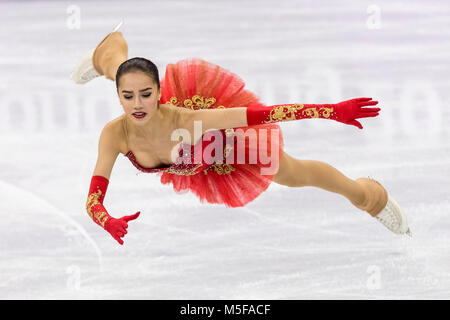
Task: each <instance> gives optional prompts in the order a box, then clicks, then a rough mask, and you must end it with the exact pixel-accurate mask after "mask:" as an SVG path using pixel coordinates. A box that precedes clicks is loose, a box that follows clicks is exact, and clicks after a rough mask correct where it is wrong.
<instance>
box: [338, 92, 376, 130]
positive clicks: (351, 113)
mask: <svg viewBox="0 0 450 320" xmlns="http://www.w3.org/2000/svg"><path fill="white" fill-rule="evenodd" d="M371 100H372V98H356V99H351V100H347V101H342V102H339V103H337V104H335V105H334V115H333V119H334V120H336V121H339V122H342V123H345V124H350V125H354V126H357V127H358V128H359V129H362V128H363V126H362V125H361V123H359V121H357V120H356V119H358V118H368V117H376V116H377V115H378V111H380V108H363V107H366V106H374V105H376V104H378V101H371Z"/></svg>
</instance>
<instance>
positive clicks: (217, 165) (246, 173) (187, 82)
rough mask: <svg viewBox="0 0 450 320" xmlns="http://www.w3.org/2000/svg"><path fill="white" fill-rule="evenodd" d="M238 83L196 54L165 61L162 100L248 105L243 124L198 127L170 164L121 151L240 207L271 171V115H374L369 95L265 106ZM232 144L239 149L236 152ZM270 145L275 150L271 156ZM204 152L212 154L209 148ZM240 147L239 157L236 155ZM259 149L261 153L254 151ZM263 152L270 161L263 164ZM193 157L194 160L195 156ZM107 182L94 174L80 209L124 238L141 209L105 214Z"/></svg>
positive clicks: (206, 197) (199, 105)
mask: <svg viewBox="0 0 450 320" xmlns="http://www.w3.org/2000/svg"><path fill="white" fill-rule="evenodd" d="M244 86H245V84H244V82H243V81H242V79H241V78H239V76H237V75H236V74H234V73H232V72H230V71H227V70H225V69H223V68H221V67H219V66H217V65H214V64H212V63H209V62H207V61H204V60H201V59H195V58H194V59H186V60H182V61H179V62H177V63H176V64H169V65H167V68H166V72H165V76H164V79H163V80H162V81H161V100H160V102H161V103H170V104H173V105H176V106H178V107H180V108H190V109H192V110H199V109H214V108H234V107H247V123H248V126H247V127H241V128H234V129H223V130H213V131H208V132H205V133H204V134H203V136H202V139H200V140H199V141H198V142H197V144H196V145H195V146H191V145H187V144H183V143H182V144H181V145H180V147H179V157H178V159H177V161H176V162H175V163H174V164H172V165H169V166H162V167H157V168H144V167H142V166H141V165H139V163H137V161H136V157H135V156H134V154H133V152H132V151H131V150H129V151H128V152H127V153H126V154H125V156H126V157H128V158H129V159H130V161H131V162H132V163H133V165H134V166H135V167H136V168H138V169H139V170H141V171H143V172H149V173H152V172H153V173H157V174H158V175H159V176H160V178H161V182H162V183H163V184H168V183H171V184H172V185H173V188H174V190H175V191H177V192H181V191H185V190H190V191H191V192H193V193H195V194H196V195H197V196H198V197H199V198H200V200H201V201H202V202H209V203H218V204H224V205H226V206H228V207H240V206H244V205H246V204H247V203H249V202H250V201H252V200H254V199H255V198H256V197H257V196H258V195H260V194H261V193H262V192H264V191H265V190H266V189H267V188H268V186H269V185H270V183H271V182H272V180H273V177H274V175H275V173H276V171H277V168H278V165H279V158H280V157H281V154H282V147H283V137H282V134H281V129H280V127H279V126H278V124H276V123H274V122H279V121H290V120H298V119H306V118H325V119H331V120H335V121H339V122H342V123H345V124H349V125H355V126H357V127H358V128H360V129H362V126H361V124H360V123H359V122H358V121H357V120H356V118H364V117H374V116H376V115H378V111H379V110H380V109H379V108H365V109H363V108H362V107H364V106H369V105H375V104H377V103H378V102H377V101H370V100H371V98H358V99H352V100H347V101H343V102H340V103H338V104H320V105H307V104H287V105H276V106H265V105H263V104H262V103H260V102H259V100H258V97H257V96H256V95H254V94H253V93H251V92H250V91H248V90H246V89H244ZM218 132H221V133H222V134H221V135H220V136H216V135H215V133H218ZM238 133H239V134H238ZM247 133H249V136H251V138H250V139H245V138H244V143H240V144H237V142H238V136H240V135H241V134H242V135H244V136H245V135H246V134H247ZM273 133H275V134H273ZM212 137H214V138H212ZM217 137H219V138H220V137H221V138H222V139H223V141H222V142H223V146H224V149H223V154H221V155H220V154H219V155H218V157H217V158H214V160H215V161H214V162H212V163H211V161H210V160H211V158H209V159H208V158H207V157H205V153H204V150H205V148H208V145H209V144H211V143H212V142H213V141H215V139H216V138H217ZM235 137H236V139H235ZM240 137H242V136H240ZM241 142H242V140H241ZM199 144H201V147H199ZM196 146H197V147H196ZM189 149H190V150H189ZM237 149H239V152H236V151H237ZM185 151H190V152H185ZM274 152H275V156H274V157H272V155H273V153H274ZM199 153H201V154H200V155H199ZM210 154H211V156H213V157H214V156H215V153H214V152H212V153H210ZM239 154H241V155H243V156H244V158H242V157H241V158H239ZM254 155H257V157H256V159H255V158H253V156H254ZM261 155H265V156H267V157H266V158H261V157H260V156H261ZM230 158H232V159H233V160H232V162H230V161H229V160H230ZM268 158H270V160H272V162H269V163H268V162H267V159H268ZM198 159H200V160H201V161H200V162H199V161H196V160H198ZM217 159H219V160H221V161H217ZM242 159H244V160H245V161H242ZM251 159H252V160H251ZM269 168H270V169H271V170H270V173H269V174H267V171H265V172H266V173H263V172H264V169H269ZM107 186H108V180H107V179H106V178H104V177H101V176H93V178H92V180H91V186H90V190H89V196H88V201H87V204H86V209H87V211H88V213H89V215H90V216H91V218H92V219H93V220H94V221H95V222H96V223H98V224H99V225H100V226H102V227H103V228H105V229H106V230H107V231H108V232H109V233H111V235H112V236H113V237H114V238H115V239H116V240H117V241H118V242H119V243H120V244H123V241H122V239H121V238H122V237H123V236H124V234H125V233H126V227H127V222H128V221H130V220H133V219H136V218H137V217H138V216H139V213H140V212H137V213H135V214H134V215H131V216H126V217H122V218H120V219H115V218H113V217H111V216H109V214H108V213H107V211H106V209H105V208H104V206H103V197H104V195H105V193H106V189H107Z"/></svg>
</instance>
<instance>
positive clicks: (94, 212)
mask: <svg viewBox="0 0 450 320" xmlns="http://www.w3.org/2000/svg"><path fill="white" fill-rule="evenodd" d="M108 184H109V180H108V179H106V178H105V177H103V176H92V179H91V186H90V188H89V195H88V199H87V201H86V211H87V212H88V214H89V216H90V217H91V219H92V220H94V222H95V223H97V224H98V225H99V226H101V227H102V228H104V229H105V230H106V231H108V232H109V233H110V234H111V236H112V237H113V238H114V239H115V240H116V241H117V242H119V243H120V244H121V245H123V240H122V239H121V238H122V237H124V236H125V234H127V228H128V221H130V220H134V219H136V218H137V217H139V214H140V213H141V212H140V211H138V212H136V213H135V214H133V215H131V216H125V217H122V218H119V219H116V218H113V217H111V216H110V215H109V214H108V212H107V211H106V209H105V207H104V206H103V199H104V198H105V194H106V190H107V189H108Z"/></svg>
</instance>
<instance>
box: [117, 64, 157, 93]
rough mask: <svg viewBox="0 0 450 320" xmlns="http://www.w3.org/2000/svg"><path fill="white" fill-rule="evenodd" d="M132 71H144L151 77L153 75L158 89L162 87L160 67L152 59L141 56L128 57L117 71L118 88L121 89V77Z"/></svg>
mask: <svg viewBox="0 0 450 320" xmlns="http://www.w3.org/2000/svg"><path fill="white" fill-rule="evenodd" d="M132 71H142V72H144V73H145V74H147V75H148V76H149V77H151V78H152V79H153V81H155V83H156V84H157V85H158V90H159V89H160V84H159V73H158V67H157V66H156V65H155V64H154V63H153V62H151V61H150V60H147V59H145V58H140V57H136V58H131V59H128V60H127V61H124V62H123V63H122V64H121V65H120V66H119V68H118V69H117V73H116V88H117V89H119V80H120V77H121V76H123V75H124V74H126V73H128V72H132Z"/></svg>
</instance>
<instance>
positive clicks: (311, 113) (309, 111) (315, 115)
mask: <svg viewBox="0 0 450 320" xmlns="http://www.w3.org/2000/svg"><path fill="white" fill-rule="evenodd" d="M302 115H303V116H307V117H309V118H318V117H319V112H317V110H316V108H308V109H305V110H303V111H302Z"/></svg>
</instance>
